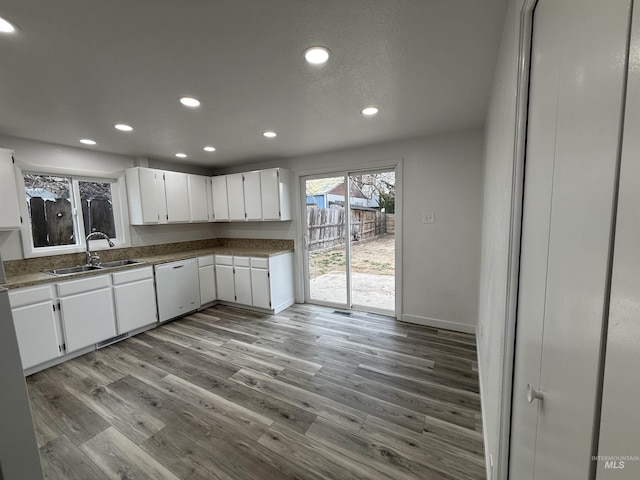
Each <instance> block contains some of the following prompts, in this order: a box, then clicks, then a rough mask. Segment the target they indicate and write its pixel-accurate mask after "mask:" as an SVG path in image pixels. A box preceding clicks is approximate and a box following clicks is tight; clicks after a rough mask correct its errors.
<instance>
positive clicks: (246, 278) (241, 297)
mask: <svg viewBox="0 0 640 480" xmlns="http://www.w3.org/2000/svg"><path fill="white" fill-rule="evenodd" d="M233 266H234V269H235V273H234V275H233V283H234V286H235V289H236V303H239V304H240V305H253V302H252V300H251V266H250V264H249V257H233Z"/></svg>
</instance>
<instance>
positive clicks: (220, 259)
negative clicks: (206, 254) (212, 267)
mask: <svg viewBox="0 0 640 480" xmlns="http://www.w3.org/2000/svg"><path fill="white" fill-rule="evenodd" d="M216 265H233V257H232V256H230V255H216Z"/></svg>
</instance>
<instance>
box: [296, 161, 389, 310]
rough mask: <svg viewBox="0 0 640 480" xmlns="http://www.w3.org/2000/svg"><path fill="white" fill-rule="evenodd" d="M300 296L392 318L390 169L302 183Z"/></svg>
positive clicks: (338, 175) (325, 177) (305, 179)
mask: <svg viewBox="0 0 640 480" xmlns="http://www.w3.org/2000/svg"><path fill="white" fill-rule="evenodd" d="M301 187H302V191H303V192H304V197H303V198H304V202H305V204H304V206H303V210H302V211H303V215H304V222H303V225H304V247H305V279H306V285H305V297H306V301H307V302H310V303H317V304H321V305H329V306H336V307H339V308H345V309H350V308H354V309H357V310H364V311H370V312H380V313H386V314H391V315H394V314H395V293H396V292H395V284H396V282H395V258H396V255H395V250H396V248H395V218H394V214H395V170H381V171H364V172H352V173H349V172H347V173H335V174H331V175H325V176H322V177H318V176H312V177H311V176H310V177H303V178H302V185H301Z"/></svg>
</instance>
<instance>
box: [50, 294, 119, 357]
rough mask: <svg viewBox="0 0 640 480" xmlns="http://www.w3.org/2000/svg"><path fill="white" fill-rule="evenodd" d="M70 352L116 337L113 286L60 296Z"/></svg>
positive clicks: (68, 350) (63, 322)
mask: <svg viewBox="0 0 640 480" xmlns="http://www.w3.org/2000/svg"><path fill="white" fill-rule="evenodd" d="M60 305H61V307H62V324H63V325H64V333H65V338H66V344H67V352H73V351H75V350H78V349H80V348H83V347H86V346H89V345H92V344H94V343H98V342H100V341H102V340H106V339H107V338H111V337H115V336H116V335H117V332H116V319H115V312H114V309H113V295H112V293H111V287H108V288H103V289H100V290H94V291H90V292H85V293H80V294H78V295H71V296H68V297H64V298H61V299H60Z"/></svg>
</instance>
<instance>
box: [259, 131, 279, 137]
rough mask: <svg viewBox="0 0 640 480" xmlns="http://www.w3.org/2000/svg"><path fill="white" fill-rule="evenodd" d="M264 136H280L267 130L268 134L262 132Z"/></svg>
mask: <svg viewBox="0 0 640 480" xmlns="http://www.w3.org/2000/svg"><path fill="white" fill-rule="evenodd" d="M262 135H264V136H265V137H267V138H274V137H277V136H278V134H277V133H276V132H272V131H271V130H267V131H266V132H262Z"/></svg>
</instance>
